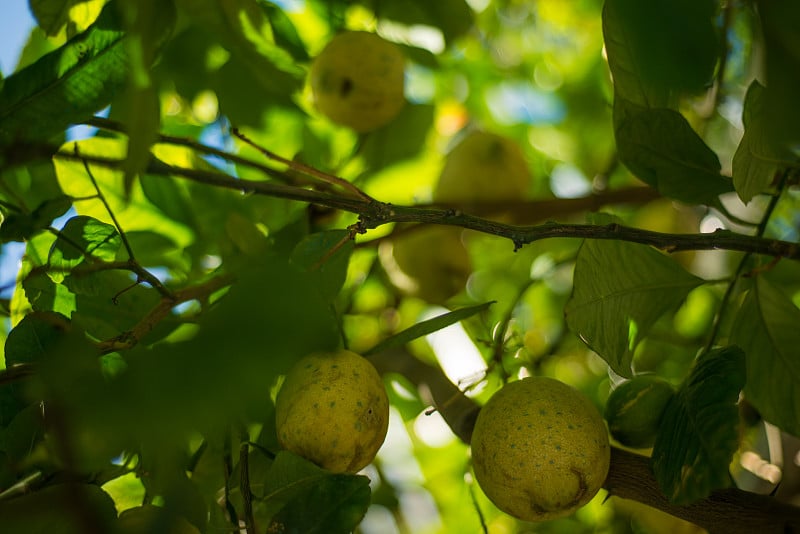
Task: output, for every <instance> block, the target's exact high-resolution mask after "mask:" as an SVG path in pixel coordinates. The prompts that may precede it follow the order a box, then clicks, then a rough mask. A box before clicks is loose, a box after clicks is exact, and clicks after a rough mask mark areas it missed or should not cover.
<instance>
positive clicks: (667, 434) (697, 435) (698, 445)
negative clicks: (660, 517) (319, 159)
mask: <svg viewBox="0 0 800 534" xmlns="http://www.w3.org/2000/svg"><path fill="white" fill-rule="evenodd" d="M745 374H746V372H745V362H744V353H743V352H742V350H741V349H739V348H738V347H725V348H721V349H717V350H713V351H711V352H708V353H706V354H703V355H702V356H700V358H699V359H698V360H697V363H696V365H695V368H694V369H693V370H692V372H691V374H690V375H689V377H688V378H687V380H686V382H685V383H684V384H683V386H681V389H680V391H678V394H677V395H676V396H675V397H673V398H672V400H671V401H670V403H669V404H668V405H667V408H666V410H665V411H664V415H663V417H662V419H661V427H660V429H659V432H658V436H657V437H656V442H655V444H654V446H653V455H652V459H651V464H652V467H653V473H654V474H655V476H656V479H657V480H658V483H659V486H660V487H661V490H662V491H663V492H664V494H665V495H666V496H667V498H668V499H669V500H670V501H671V502H673V503H675V504H689V503H692V502H694V501H697V500H699V499H702V498H704V497H708V496H709V495H710V494H711V492H712V491H714V490H717V489H720V488H725V487H728V486H729V485H730V480H731V478H730V474H729V471H728V468H729V465H730V463H731V459H732V458H733V454H734V452H736V449H737V448H738V446H739V429H738V425H739V409H738V407H737V402H738V399H739V392H740V391H741V389H742V387H744V383H745Z"/></svg>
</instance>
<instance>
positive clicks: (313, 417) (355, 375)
mask: <svg viewBox="0 0 800 534" xmlns="http://www.w3.org/2000/svg"><path fill="white" fill-rule="evenodd" d="M388 425H389V399H388V398H387V396H386V390H385V389H384V387H383V381H382V380H381V377H380V375H379V374H378V371H377V370H376V369H375V367H374V366H373V365H372V364H371V363H370V362H369V361H368V360H367V359H366V358H364V357H362V356H360V355H358V354H356V353H354V352H350V351H348V350H339V351H336V352H333V353H319V354H311V355H309V356H306V357H304V358H302V359H301V360H299V361H298V362H297V363H296V364H295V365H294V366H293V367H292V369H291V370H290V371H289V373H288V374H287V375H286V380H285V381H284V383H283V385H282V386H281V389H280V391H279V392H278V398H277V399H276V401H275V426H276V429H277V433H278V440H279V441H280V443H281V445H282V446H283V447H284V448H286V449H287V450H289V451H292V452H293V453H295V454H297V455H299V456H302V457H304V458H306V459H307V460H311V461H312V462H314V463H316V464H317V465H319V466H321V467H324V468H325V469H328V470H330V471H334V472H337V473H355V472H356V471H358V470H360V469H362V468H363V467H365V466H366V465H367V464H369V463H370V462H371V461H372V460H373V459H374V458H375V455H376V454H377V453H378V449H380V447H381V445H382V444H383V440H384V439H385V438H386V431H387V429H388Z"/></svg>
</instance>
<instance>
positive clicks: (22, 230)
mask: <svg viewBox="0 0 800 534" xmlns="http://www.w3.org/2000/svg"><path fill="white" fill-rule="evenodd" d="M70 206H72V201H71V200H70V199H69V198H68V197H66V196H64V195H58V196H56V197H54V198H51V199H48V200H45V201H44V202H42V203H41V204H39V206H37V207H36V209H35V210H33V211H32V212H31V213H20V212H11V213H9V214H8V215H6V217H5V219H2V225H0V240H2V241H3V242H6V241H24V240H27V239H28V238H30V237H31V236H33V235H34V234H35V233H37V232H40V231H41V230H43V229H45V228H47V227H49V226H50V224H51V223H52V222H53V219H55V218H56V217H59V216H60V215H63V214H64V213H66V211H67V210H69V208H70Z"/></svg>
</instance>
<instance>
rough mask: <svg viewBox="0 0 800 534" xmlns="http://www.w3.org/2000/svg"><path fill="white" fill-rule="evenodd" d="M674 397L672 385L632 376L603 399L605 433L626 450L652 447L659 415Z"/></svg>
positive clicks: (655, 377)
mask: <svg viewBox="0 0 800 534" xmlns="http://www.w3.org/2000/svg"><path fill="white" fill-rule="evenodd" d="M674 396H675V389H674V388H673V387H672V385H671V384H670V383H669V382H667V381H666V380H663V379H661V378H659V377H657V376H655V375H640V376H635V377H633V378H632V379H630V380H627V381H625V382H623V383H622V384H620V385H619V386H617V388H616V389H614V391H612V392H611V395H609V396H608V400H606V408H605V413H604V415H605V418H606V421H608V430H609V432H611V435H612V436H613V437H614V439H616V440H617V441H619V442H620V443H621V444H622V445H625V446H627V447H635V448H645V447H651V446H652V445H653V442H654V441H655V439H656V435H657V434H658V427H659V425H660V423H661V416H662V414H663V413H664V410H665V409H666V407H667V404H669V402H670V401H671V400H672V398H673V397H674Z"/></svg>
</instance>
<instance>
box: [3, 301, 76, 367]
mask: <svg viewBox="0 0 800 534" xmlns="http://www.w3.org/2000/svg"><path fill="white" fill-rule="evenodd" d="M68 324H69V320H68V319H67V318H66V317H64V316H63V315H61V314H59V313H53V312H40V313H31V314H30V315H26V316H25V318H24V319H22V321H20V322H19V324H17V326H15V327H14V328H13V329H12V330H11V332H9V333H8V338H7V339H6V346H5V356H6V367H9V366H11V365H14V364H19V363H36V362H40V361H42V359H43V358H46V357H47V353H48V350H50V349H52V348H53V347H54V346H55V345H56V344H57V343H58V342H59V341H60V340H61V339H62V338H63V336H64V333H65V331H66V329H67V327H68Z"/></svg>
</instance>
